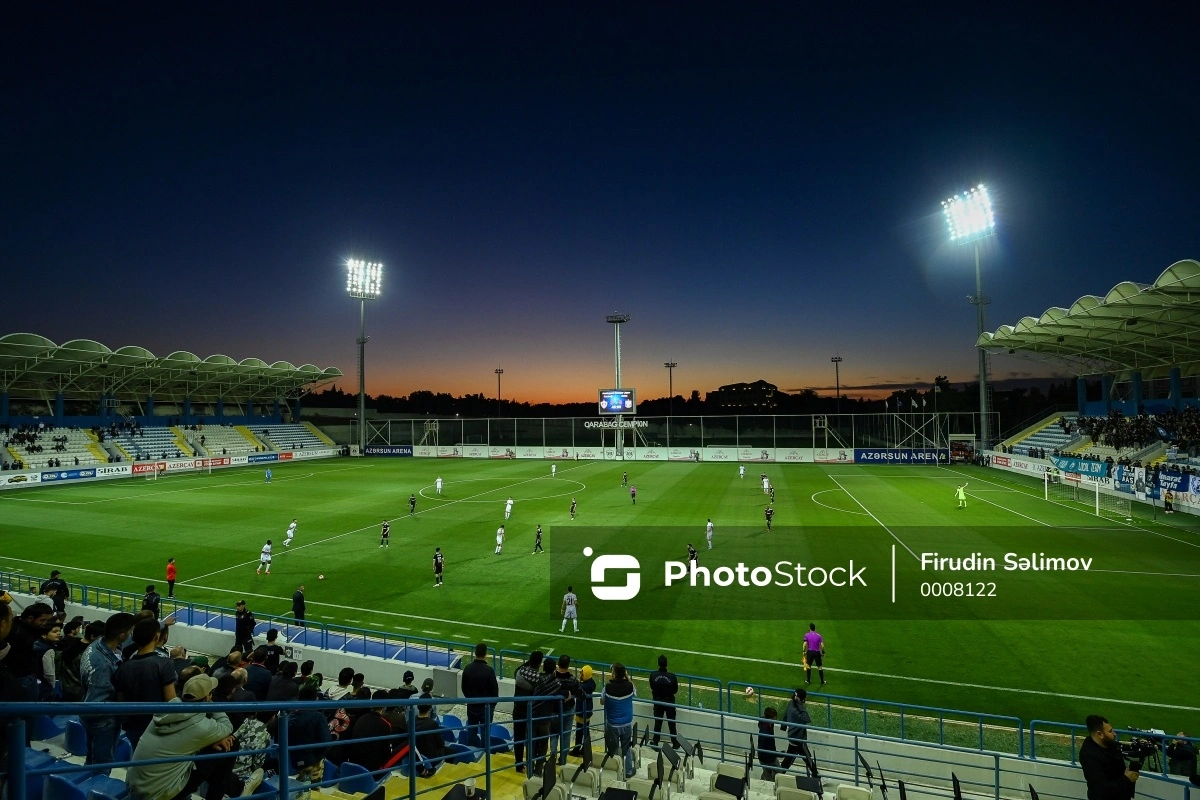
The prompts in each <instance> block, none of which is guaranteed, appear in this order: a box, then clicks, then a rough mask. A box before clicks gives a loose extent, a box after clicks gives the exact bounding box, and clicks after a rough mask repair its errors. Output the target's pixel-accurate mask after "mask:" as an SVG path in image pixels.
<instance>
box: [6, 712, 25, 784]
mask: <svg viewBox="0 0 1200 800" xmlns="http://www.w3.org/2000/svg"><path fill="white" fill-rule="evenodd" d="M7 771H8V797H9V800H25V719H24V718H23V717H16V718H14V719H13V721H12V722H10V723H9V725H8V770H7Z"/></svg>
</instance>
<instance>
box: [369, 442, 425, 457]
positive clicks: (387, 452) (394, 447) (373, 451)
mask: <svg viewBox="0 0 1200 800" xmlns="http://www.w3.org/2000/svg"><path fill="white" fill-rule="evenodd" d="M364 452H365V453H366V454H367V455H369V456H402V457H403V456H411V455H412V454H413V447H412V445H411V444H369V445H367V449H366V450H365V451H364Z"/></svg>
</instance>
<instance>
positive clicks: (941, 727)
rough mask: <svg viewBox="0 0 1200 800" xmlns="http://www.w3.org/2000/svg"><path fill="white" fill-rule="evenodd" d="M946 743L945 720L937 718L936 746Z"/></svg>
mask: <svg viewBox="0 0 1200 800" xmlns="http://www.w3.org/2000/svg"><path fill="white" fill-rule="evenodd" d="M945 743H946V718H945V717H938V744H945Z"/></svg>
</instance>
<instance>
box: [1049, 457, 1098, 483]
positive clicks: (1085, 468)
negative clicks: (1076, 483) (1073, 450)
mask: <svg viewBox="0 0 1200 800" xmlns="http://www.w3.org/2000/svg"><path fill="white" fill-rule="evenodd" d="M1050 460H1051V461H1053V462H1054V466H1056V467H1058V468H1059V469H1060V470H1062V471H1063V472H1078V473H1079V474H1080V475H1091V476H1092V477H1098V478H1107V477H1108V464H1106V463H1104V462H1103V461H1093V460H1092V459H1090V458H1075V457H1074V456H1051V457H1050Z"/></svg>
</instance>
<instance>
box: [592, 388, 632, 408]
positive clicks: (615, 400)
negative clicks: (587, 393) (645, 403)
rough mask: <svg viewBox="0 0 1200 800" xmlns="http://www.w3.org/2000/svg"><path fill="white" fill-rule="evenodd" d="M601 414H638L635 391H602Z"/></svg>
mask: <svg viewBox="0 0 1200 800" xmlns="http://www.w3.org/2000/svg"><path fill="white" fill-rule="evenodd" d="M600 413H601V414H636V413H637V397H636V395H635V393H634V390H633V389H601V390H600Z"/></svg>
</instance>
